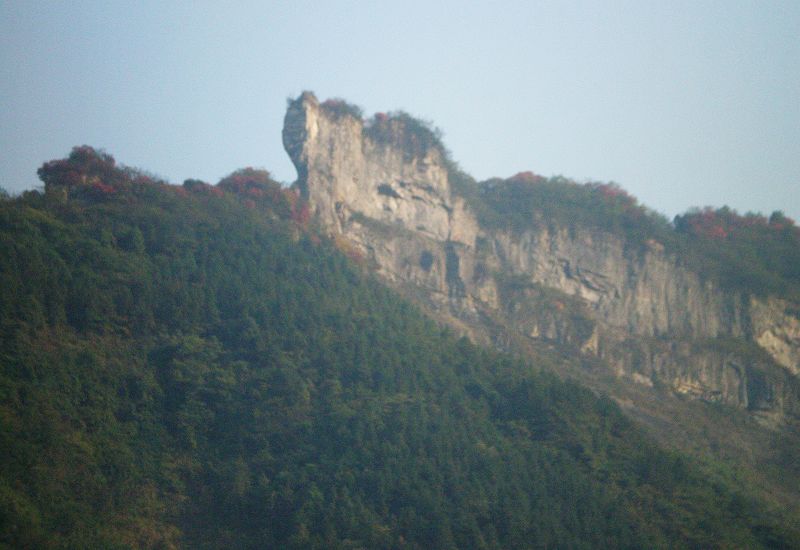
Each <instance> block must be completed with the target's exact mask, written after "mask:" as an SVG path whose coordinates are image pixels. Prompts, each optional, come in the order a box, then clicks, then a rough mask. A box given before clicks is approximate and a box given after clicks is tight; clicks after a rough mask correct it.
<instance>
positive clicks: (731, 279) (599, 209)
mask: <svg viewBox="0 0 800 550" xmlns="http://www.w3.org/2000/svg"><path fill="white" fill-rule="evenodd" d="M454 190H455V191H457V192H458V193H459V194H460V195H461V196H463V197H465V198H466V199H467V200H468V202H469V204H470V206H471V207H472V210H473V211H474V212H475V214H476V215H477V216H478V218H479V220H480V222H481V225H483V226H484V227H488V228H499V229H505V230H510V231H513V232H517V233H519V232H522V231H526V230H529V229H536V228H542V227H564V228H568V229H571V230H574V229H580V228H583V229H587V230H601V231H605V232H608V233H610V234H612V235H616V236H618V237H620V238H621V239H622V240H623V242H624V244H625V245H626V246H633V247H637V248H641V247H642V246H649V247H653V246H655V247H657V248H660V247H663V248H664V249H665V250H666V251H667V252H668V253H671V254H673V255H674V256H675V257H676V259H677V261H678V262H680V263H682V264H684V265H686V266H687V267H689V268H690V269H693V270H695V271H697V272H698V273H700V275H702V276H704V277H707V278H709V279H711V280H714V281H716V282H718V283H720V284H721V285H722V286H723V287H727V288H732V289H736V290H742V291H745V292H751V293H753V294H756V295H778V296H783V297H787V298H790V299H799V298H800V229H799V228H798V227H797V226H796V225H795V224H794V222H793V220H791V219H789V218H787V217H785V216H784V215H783V214H781V213H780V212H774V213H773V214H772V215H771V216H770V217H769V218H767V217H764V216H762V215H758V214H752V213H748V214H746V215H744V216H742V215H739V214H738V213H737V212H736V211H735V210H731V209H729V208H720V209H716V210H713V209H709V208H706V209H703V210H700V209H696V210H692V211H689V212H687V213H686V214H684V215H681V216H676V218H675V220H674V221H673V222H669V221H668V220H667V219H666V218H665V217H664V216H662V215H660V214H658V213H656V212H654V211H652V210H649V209H648V208H646V207H644V206H642V205H641V204H639V203H638V202H637V200H636V199H635V198H634V197H632V196H630V195H629V194H628V193H626V192H625V191H624V190H623V189H621V188H620V187H619V186H617V185H615V184H613V183H610V184H608V183H596V182H591V183H584V184H579V183H576V182H574V181H571V180H568V179H566V178H564V177H561V176H556V177H552V178H544V177H542V176H538V175H535V174H533V173H531V172H524V173H521V174H517V175H515V176H513V177H511V178H509V179H505V180H503V179H499V178H495V179H491V180H487V181H484V182H481V183H479V184H477V183H473V184H470V183H469V182H468V181H467V182H466V183H465V184H464V183H462V184H461V185H457V186H454Z"/></svg>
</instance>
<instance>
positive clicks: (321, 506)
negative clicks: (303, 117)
mask: <svg viewBox="0 0 800 550" xmlns="http://www.w3.org/2000/svg"><path fill="white" fill-rule="evenodd" d="M39 173H40V177H41V178H42V180H43V181H44V182H45V184H46V188H45V191H44V192H37V191H32V192H26V193H24V194H23V195H22V196H20V197H16V198H9V197H3V198H2V200H0V288H1V289H2V292H0V366H1V370H0V448H2V449H3V452H2V453H0V547H3V548H547V547H550V548H553V547H557V548H608V547H617V548H675V547H702V548H714V547H719V548H730V547H747V548H759V547H772V548H787V547H800V536H799V535H798V532H797V530H796V529H795V528H794V527H793V524H792V523H791V522H790V521H787V519H786V518H783V517H781V515H780V514H779V512H777V511H776V510H773V509H770V507H769V506H767V505H766V504H765V503H763V502H760V501H758V500H756V499H755V498H754V497H753V496H752V495H749V494H747V493H744V492H742V489H741V488H737V487H734V486H732V485H730V484H728V483H727V482H725V481H724V479H725V478H724V476H721V475H720V476H717V475H715V472H714V471H713V470H709V467H708V466H703V467H702V468H701V467H700V466H699V465H697V464H695V463H694V462H693V460H692V459H691V458H689V457H687V456H684V455H681V454H678V453H677V452H675V451H667V450H664V449H662V448H660V447H659V446H657V445H656V444H655V443H654V442H653V441H652V440H651V439H650V438H649V437H648V436H646V435H645V434H644V433H643V432H642V431H641V430H640V429H638V428H637V427H636V426H635V425H634V424H633V423H632V422H631V421H629V420H628V419H627V418H626V417H624V416H623V415H622V413H621V412H620V410H619V408H618V407H617V406H616V405H615V404H614V403H613V402H612V401H611V400H609V399H607V398H603V397H598V396H596V395H594V394H593V393H591V392H590V391H588V390H586V389H584V388H582V387H581V386H579V385H578V384H576V383H573V382H570V381H564V380H560V379H558V378H556V377H555V376H554V375H552V374H549V373H548V368H549V365H548V363H547V361H548V360H547V358H545V357H542V358H540V359H538V360H533V361H532V362H531V361H523V360H521V359H518V358H513V357H510V356H507V355H503V354H499V353H495V352H492V351H488V350H485V349H482V348H479V347H476V346H474V345H472V344H471V343H470V342H469V341H467V340H466V339H463V338H462V339H459V338H456V337H454V336H453V335H452V334H450V333H448V331H447V330H445V329H442V328H441V327H439V326H437V325H436V324H434V323H433V322H432V321H430V320H429V319H427V318H426V317H424V316H423V315H422V314H421V313H420V312H419V311H418V310H417V309H416V308H415V307H413V306H412V305H409V303H407V302H406V301H404V300H402V299H400V298H399V297H398V295H397V294H395V293H393V292H392V291H390V290H388V289H387V288H385V287H383V286H382V285H381V284H379V283H378V282H377V281H376V280H375V279H374V277H373V276H372V275H371V274H370V273H369V272H368V270H367V269H366V268H365V267H364V266H363V265H361V264H360V263H359V262H358V258H352V257H348V255H347V254H345V253H343V252H342V251H340V250H339V249H337V247H336V246H335V243H332V242H330V241H328V240H327V239H326V238H324V237H322V236H320V235H319V234H318V233H317V232H316V231H315V229H314V225H313V220H309V218H308V213H307V209H306V208H305V206H304V205H303V204H302V203H301V202H300V201H299V199H298V198H297V196H296V195H295V194H294V192H293V191H291V190H286V189H282V188H281V187H280V186H279V185H278V184H277V183H276V182H274V181H272V179H271V178H270V177H269V174H268V173H266V172H264V171H260V170H253V169H244V170H239V171H237V172H234V173H233V174H231V175H230V176H229V177H227V178H224V179H223V180H222V181H221V182H219V184H218V185H214V186H212V185H209V184H207V183H204V182H201V181H197V180H187V181H186V182H185V183H184V185H182V186H175V185H167V184H165V183H163V182H160V181H158V180H157V179H155V178H153V177H151V176H148V175H146V174H143V173H141V172H139V171H137V170H131V169H129V168H125V167H121V166H119V165H117V164H116V163H115V161H114V159H113V158H112V157H110V156H109V155H106V154H104V153H100V152H97V151H95V150H93V149H91V148H88V147H82V148H76V149H74V150H73V152H72V154H71V155H70V156H69V157H68V158H67V159H62V160H57V161H52V162H50V163H47V164H45V165H44V166H43V167H42V168H41V169H40V172H39Z"/></svg>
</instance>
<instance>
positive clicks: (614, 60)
mask: <svg viewBox="0 0 800 550" xmlns="http://www.w3.org/2000/svg"><path fill="white" fill-rule="evenodd" d="M305 89H310V90H313V91H314V92H315V93H316V94H317V95H318V96H319V97H320V98H321V99H324V98H327V97H343V98H345V99H347V100H349V101H351V102H353V103H356V104H358V105H360V106H362V107H363V108H364V110H365V112H367V113H368V114H371V113H373V112H375V111H387V110H392V109H404V110H406V111H408V112H410V113H412V114H414V115H416V116H419V117H421V118H424V119H428V120H431V121H433V122H434V123H435V125H436V126H438V127H440V128H441V129H442V130H443V131H444V133H445V142H446V144H447V146H448V147H449V148H450V149H451V151H452V153H453V156H454V158H455V159H456V161H458V162H459V163H460V164H461V165H462V167H463V168H464V169H465V170H466V171H468V172H469V173H471V174H472V175H474V176H475V177H476V178H478V179H485V178H488V177H491V176H509V175H512V174H514V173H516V172H519V171H523V170H532V171H534V172H537V173H539V174H543V175H546V176H549V175H553V174H563V175H565V176H568V177H572V178H575V179H577V180H578V181H583V180H586V179H596V180H603V181H611V180H613V181H616V182H618V183H619V184H620V185H622V186H623V187H624V188H626V189H627V190H629V191H630V192H631V193H633V194H634V195H636V196H637V197H638V198H639V199H640V200H641V201H642V202H644V203H645V204H646V205H648V206H650V207H651V208H654V209H656V210H659V211H661V212H663V213H665V214H667V215H669V216H670V217H671V216H673V215H674V214H676V213H679V212H682V211H684V210H686V209H687V208H688V207H690V206H695V205H696V206H703V205H715V206H721V205H723V204H728V205H730V206H732V207H734V208H736V209H738V210H739V211H741V212H744V211H747V210H756V211H761V212H764V213H769V212H771V211H773V210H778V209H782V210H784V211H785V212H786V213H787V214H788V215H790V216H792V217H795V218H798V217H800V1H798V0H793V1H787V2H777V1H774V2H769V1H761V2H740V1H732V0H731V1H720V2H704V1H690V2H677V1H669V2H647V1H641V0H639V1H630V2H534V1H526V2H434V1H425V2H422V1H405V2H380V1H373V2H334V1H330V2H300V1H292V2H272V3H270V2H226V3H225V5H223V4H222V3H221V2H198V1H194V2H182V3H177V2H165V1H159V2H143V1H138V2H120V1H96V2H55V1H52V2H36V1H33V0H19V1H16V0H15V1H8V0H0V186H3V187H5V188H6V189H8V190H12V191H17V190H20V189H23V188H30V187H32V186H34V185H38V181H37V179H36V174H35V171H36V168H37V167H38V166H39V165H40V164H41V163H42V162H44V161H45V160H50V159H53V158H61V157H63V156H65V155H66V154H67V153H68V152H69V150H70V148H71V147H72V146H73V145H80V144H89V145H93V146H95V147H100V148H104V149H105V150H106V151H108V152H109V153H111V154H113V155H114V156H115V157H116V158H117V160H118V161H120V162H122V163H124V164H128V165H131V166H137V167H141V168H144V169H146V170H149V171H151V172H154V173H156V174H158V175H160V176H162V177H164V178H166V179H167V180H169V181H172V182H175V183H180V182H182V181H183V180H184V179H185V178H189V177H193V178H200V179H204V180H207V181H211V182H216V181H217V180H218V179H219V178H220V177H221V176H223V175H225V174H227V173H229V172H231V171H233V170H235V169H237V168H241V167H244V166H260V167H264V168H267V169H268V170H270V171H271V172H273V174H274V175H275V176H276V177H277V178H278V179H280V180H282V181H286V182H289V181H292V180H293V179H294V178H295V172H294V169H293V168H292V165H291V163H290V162H289V160H288V158H287V156H286V154H285V153H284V151H283V147H282V145H281V127H282V121H283V114H284V109H285V100H286V98H287V97H289V96H296V95H298V94H299V93H300V92H301V91H302V90H305Z"/></svg>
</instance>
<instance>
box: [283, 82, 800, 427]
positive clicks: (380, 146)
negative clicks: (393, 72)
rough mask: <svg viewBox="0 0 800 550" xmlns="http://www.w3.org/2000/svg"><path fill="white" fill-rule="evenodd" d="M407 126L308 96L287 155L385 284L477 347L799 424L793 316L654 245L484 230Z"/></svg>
mask: <svg viewBox="0 0 800 550" xmlns="http://www.w3.org/2000/svg"><path fill="white" fill-rule="evenodd" d="M415 124H418V123H415V121H413V119H410V118H409V117H406V116H386V115H378V116H376V117H375V118H373V119H372V120H370V121H367V122H365V121H364V120H362V118H361V117H360V116H359V115H358V113H356V112H354V111H352V110H348V109H346V108H343V104H341V103H340V102H325V103H320V102H319V101H318V100H317V99H316V98H315V97H314V96H313V94H310V93H304V94H303V95H302V96H300V97H299V98H298V99H297V100H295V101H293V102H291V103H290V105H289V109H288V111H287V114H286V119H285V126H284V133H283V141H284V145H285V147H286V150H287V152H288V153H289V155H290V156H291V159H292V161H293V162H294V164H295V166H296V168H297V172H298V182H297V185H298V187H299V189H300V192H301V194H302V195H303V197H304V198H305V199H306V200H307V201H308V203H309V205H310V207H311V209H312V211H313V213H315V214H316V216H317V218H318V219H319V221H320V222H321V223H322V224H323V226H324V228H325V229H326V230H327V231H328V232H330V233H331V234H332V235H335V236H336V237H337V238H340V239H344V240H345V241H346V242H347V243H348V245H349V246H353V247H356V248H357V249H358V250H360V251H361V253H362V254H363V255H364V256H365V257H366V258H367V259H368V261H370V262H371V263H372V264H373V265H374V267H375V268H376V269H377V271H378V272H379V273H380V275H382V276H383V277H384V278H385V279H386V280H388V281H389V282H390V283H391V284H393V285H395V286H396V287H398V288H401V289H403V290H405V291H407V292H409V293H411V294H412V295H413V296H415V297H416V298H417V299H418V300H419V301H420V302H421V303H422V304H423V305H424V306H425V307H426V308H428V309H429V311H431V312H433V313H434V314H435V315H437V316H438V317H440V318H442V319H443V320H445V321H447V322H449V323H450V324H451V325H453V326H455V327H456V328H457V329H458V330H460V331H463V332H465V333H467V334H469V335H470V336H472V337H473V338H476V339H478V340H485V341H492V342H493V343H495V344H496V345H499V346H501V347H502V346H509V345H511V344H510V343H511V342H514V341H516V342H525V341H530V342H551V343H553V344H556V345H559V346H562V347H567V348H569V349H573V350H574V351H575V352H576V353H578V354H582V355H583V356H586V357H591V358H593V359H597V361H595V362H594V363H593V364H596V365H599V366H598V367H597V368H602V369H606V370H607V371H608V372H610V373H613V375H614V376H615V377H617V378H618V379H620V380H623V381H627V382H629V383H630V384H635V385H639V386H642V387H644V388H654V390H653V391H662V392H663V391H667V392H672V393H677V394H682V395H687V396H690V397H696V398H699V399H702V400H706V401H716V402H722V403H726V404H730V405H733V406H736V407H740V408H743V409H746V410H748V411H751V412H753V413H754V414H756V415H757V416H759V418H761V419H762V420H765V421H769V422H772V423H774V422H779V421H781V420H783V419H785V418H786V417H787V415H789V416H792V417H794V416H796V415H797V414H798V408H797V397H798V395H800V391H798V380H797V375H798V374H799V373H800V320H798V317H797V311H798V308H797V307H796V305H794V304H792V303H790V302H788V301H786V300H783V299H779V298H776V297H772V298H764V297H756V296H754V295H751V294H749V293H747V292H745V291H741V290H730V289H725V288H723V287H722V286H721V285H720V284H718V283H716V282H714V281H713V280H710V279H708V278H703V277H701V276H700V275H698V274H697V273H695V272H693V271H692V270H691V269H689V268H687V267H686V266H684V265H683V264H682V263H681V261H680V258H678V257H676V256H675V255H674V254H671V253H670V252H669V251H666V250H665V248H664V246H663V245H662V244H661V243H659V242H657V241H654V240H652V239H651V240H647V241H646V242H645V243H644V245H643V246H631V243H630V242H628V241H627V240H626V239H625V238H624V236H622V237H621V236H619V235H617V234H613V233H611V232H608V231H603V230H598V229H597V228H591V227H580V226H575V225H571V226H566V225H565V224H559V223H553V222H551V223H542V224H538V225H536V226H535V227H531V228H529V229H527V230H525V231H511V230H505V229H502V228H501V229H498V228H496V227H487V226H485V224H484V225H482V224H481V223H479V219H480V218H479V216H478V215H477V214H476V213H475V212H474V210H473V208H472V207H471V206H470V204H471V203H470V202H469V201H468V200H466V199H465V198H464V196H462V194H461V193H459V192H457V189H456V188H455V186H454V183H455V182H453V181H451V180H452V179H453V178H452V176H453V169H452V166H451V165H450V163H449V161H448V159H447V156H446V153H445V151H444V150H443V149H442V147H441V146H440V144H439V143H438V142H437V141H436V139H435V136H432V135H431V134H430V131H429V130H427V129H426V128H424V127H423V128H420V127H417V126H415Z"/></svg>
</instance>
